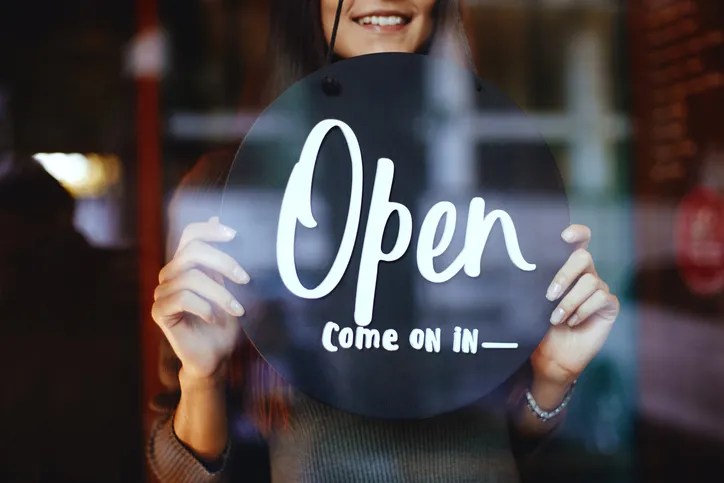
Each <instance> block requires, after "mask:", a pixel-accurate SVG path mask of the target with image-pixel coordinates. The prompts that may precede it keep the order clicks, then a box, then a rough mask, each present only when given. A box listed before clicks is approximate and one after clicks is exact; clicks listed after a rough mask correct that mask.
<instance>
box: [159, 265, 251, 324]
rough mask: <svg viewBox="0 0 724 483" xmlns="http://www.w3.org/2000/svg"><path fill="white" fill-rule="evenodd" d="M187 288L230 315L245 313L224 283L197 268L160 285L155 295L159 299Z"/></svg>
mask: <svg viewBox="0 0 724 483" xmlns="http://www.w3.org/2000/svg"><path fill="white" fill-rule="evenodd" d="M185 290H189V291H191V292H193V293H195V294H196V295H199V296H201V297H203V298H205V299H206V300H208V301H209V302H212V303H213V304H216V305H217V306H218V307H219V308H221V310H223V311H224V312H227V313H228V314H229V315H234V316H237V317H239V316H241V315H243V314H244V309H243V307H242V306H241V304H240V303H239V302H238V301H237V300H236V299H235V298H234V296H233V295H231V293H230V292H229V291H228V290H227V289H226V288H225V287H224V286H223V285H221V284H219V283H217V282H215V281H214V280H213V279H212V278H211V277H209V276H208V275H207V274H205V273H204V272H203V271H201V270H199V269H197V268H193V269H191V270H188V271H186V272H184V273H182V274H181V275H179V276H178V277H175V278H173V279H171V280H169V281H168V282H166V283H162V284H161V285H159V286H158V287H157V288H156V292H155V293H154V297H155V298H156V300H158V299H161V298H164V297H168V296H170V295H171V294H174V293H176V292H181V291H185Z"/></svg>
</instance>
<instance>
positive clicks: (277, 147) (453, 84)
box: [221, 54, 569, 418]
mask: <svg viewBox="0 0 724 483" xmlns="http://www.w3.org/2000/svg"><path fill="white" fill-rule="evenodd" d="M221 219H222V221H223V222H224V223H225V224H228V225H230V226H232V227H233V228H234V229H236V230H237V231H238V233H239V235H238V236H237V238H236V239H235V240H234V241H233V242H232V243H231V244H230V246H229V247H228V249H229V252H230V254H231V255H233V256H234V257H235V258H236V259H237V260H238V261H239V262H240V263H241V265H242V266H244V267H245V268H247V269H248V271H249V273H250V274H251V277H252V282H251V283H250V284H249V285H247V286H243V287H238V288H236V289H235V290H237V292H236V293H235V295H237V296H238V297H239V299H240V301H241V302H242V304H243V305H244V306H245V307H246V308H247V315H246V316H244V317H242V318H241V324H242V325H243V328H244V330H245V332H246V334H247V335H248V337H249V338H250V339H251V341H252V343H253V344H254V345H255V347H256V348H257V349H258V350H259V352H260V353H261V355H262V356H263V357H264V358H265V359H266V360H267V361H268V362H269V363H270V364H271V366H272V367H273V368H274V369H275V370H276V371H277V372H278V373H279V374H280V375H281V376H282V377H283V378H284V379H285V380H286V381H287V382H289V383H290V384H291V385H292V386H294V387H296V388H297V389H299V390H301V391H303V392H305V393H307V394H308V395H310V396H312V397H314V398H316V399H318V400H320V401H323V402H325V403H327V404H330V405H332V406H335V407H337V408H340V409H343V410H346V411H350V412H354V413H358V414H363V415H367V416H373V417H381V418H422V417H428V416H432V415H435V414H440V413H443V412H447V411H451V410H454V409H457V408H460V407H462V406H465V405H466V404H470V403H472V402H474V401H476V400H478V399H480V398H481V397H483V396H484V395H486V394H487V393H489V392H490V391H492V390H493V389H495V388H496V387H498V386H499V385H500V384H502V383H503V382H504V381H505V380H506V379H507V378H508V377H510V376H511V375H512V374H513V373H514V372H515V370H516V369H518V368H519V367H520V366H521V365H522V364H523V363H524V362H525V361H526V360H527V359H528V357H529V356H530V354H531V353H532V351H533V350H534V349H535V347H536V346H537V345H538V343H539V342H540V341H541V339H542V337H543V335H544V334H545V332H546V331H547V330H548V328H549V325H550V324H549V322H548V320H549V317H550V313H551V311H552V310H553V308H554V305H553V304H552V303H550V302H548V301H547V300H546V298H545V292H546V288H547V286H548V284H549V283H550V282H551V280H552V278H553V276H554V274H555V273H556V271H557V270H558V269H559V268H560V267H561V266H562V265H563V263H564V261H565V260H566V258H567V256H568V254H569V248H568V247H567V246H566V244H565V243H564V242H563V241H562V240H561V238H560V233H561V231H562V230H563V229H564V228H565V227H566V226H568V224H569V215H568V204H567V198H566V195H565V190H564V187H563V182H562V180H561V176H560V173H559V171H558V169H557V167H556V163H555V161H554V159H553V156H552V155H551V152H550V151H549V149H548V148H547V146H546V144H545V143H544V142H543V140H542V139H541V138H540V136H539V135H538V134H537V133H536V130H535V128H534V126H533V125H532V123H531V122H530V120H529V119H527V118H526V116H525V115H524V114H523V113H522V112H521V110H520V109H518V108H517V107H516V106H515V105H514V104H513V103H512V102H511V101H510V100H509V99H508V98H507V97H506V96H505V95H504V94H502V93H501V92H500V91H498V90H497V89H495V88H494V87H493V86H491V85H488V84H487V83H480V81H478V80H477V79H476V78H475V76H474V75H473V74H472V73H470V72H468V71H466V70H464V69H461V68H460V67H458V66H456V65H454V64H451V63H447V62H445V61H441V60H437V59H433V58H430V57H427V56H421V55H414V54H374V55H367V56H362V57H356V58H353V59H350V60H344V61H340V62H336V63H334V64H331V65H329V66H327V67H325V68H323V69H321V70H320V71H317V72H315V73H314V74H312V75H310V76H308V77H306V78H305V79H303V80H301V81H300V82H298V83H296V84H294V85H293V86H292V87H291V88H289V89H288V90H287V91H286V92H284V93H283V94H282V95H281V96H280V97H279V98H278V99H277V100H276V101H275V102H274V103H272V104H271V106H270V107H269V108H268V109H267V110H265V111H264V112H263V113H262V114H261V115H260V117H259V119H258V120H257V122H256V123H255V124H254V126H253V127H252V129H251V130H250V132H249V133H248V135H247V136H246V138H245V139H244V142H243V143H242V145H241V147H240V148H239V151H238V153H237V155H236V158H235V161H234V165H233V167H232V169H231V172H230V174H229V177H228V181H227V185H226V188H225V192H224V200H223V207H222V212H221Z"/></svg>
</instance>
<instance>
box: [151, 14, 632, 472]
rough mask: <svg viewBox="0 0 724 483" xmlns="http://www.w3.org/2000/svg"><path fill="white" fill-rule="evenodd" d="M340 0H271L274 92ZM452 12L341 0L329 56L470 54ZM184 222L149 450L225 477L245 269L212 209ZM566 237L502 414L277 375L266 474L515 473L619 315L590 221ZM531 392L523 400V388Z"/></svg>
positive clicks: (304, 65) (164, 462) (165, 289)
mask: <svg viewBox="0 0 724 483" xmlns="http://www.w3.org/2000/svg"><path fill="white" fill-rule="evenodd" d="M277 3H278V5H277ZM337 6H338V0H305V1H302V0H299V1H294V2H287V1H278V2H274V1H273V2H272V5H271V12H272V31H271V39H272V42H279V44H278V45H277V52H276V58H277V59H278V61H279V63H278V65H276V66H275V68H276V71H275V74H276V78H277V86H278V87H279V88H281V87H284V86H286V85H289V84H290V83H291V82H293V81H294V80H296V79H298V78H300V77H302V76H304V75H306V74H308V73H310V72H312V71H314V70H315V69H317V68H319V67H321V66H322V65H323V64H324V62H325V58H326V49H327V47H326V46H327V45H328V44H329V42H330V39H331V37H332V30H333V25H334V20H335V13H336V10H337ZM459 8H460V7H459V5H458V2H457V1H455V0H356V1H355V0H347V1H345V2H344V3H343V8H342V10H341V17H340V21H339V29H338V33H337V38H336V43H335V49H334V55H335V56H337V57H341V58H348V57H352V56H356V55H362V54H367V53H373V52H419V53H431V54H441V55H447V56H453V57H455V58H456V59H457V60H458V61H464V60H465V58H466V53H467V46H466V43H465V40H464V35H463V33H462V27H461V22H460V12H459ZM209 159H210V158H208V159H207V160H206V162H204V163H201V164H200V165H199V166H197V168H196V169H195V170H194V171H195V172H196V174H195V175H194V174H192V177H193V176H196V177H197V178H198V177H199V173H201V174H200V177H201V178H203V179H205V180H208V181H207V182H209V181H210V182H211V183H212V184H213V180H215V181H216V184H215V186H216V187H220V180H222V179H223V173H224V172H225V171H224V170H225V169H228V162H227V163H226V164H224V163H213V162H210V161H209ZM214 166H215V167H214ZM210 167H212V168H210ZM187 184H189V183H188V180H187ZM204 219H208V218H204ZM184 225H185V228H184V229H183V232H182V234H181V236H180V239H179V240H178V244H177V247H176V249H175V253H174V255H173V257H172V259H171V261H170V262H169V263H168V264H167V265H166V266H165V267H164V268H163V269H162V270H161V272H160V274H159V282H160V283H159V286H158V288H157V289H156V293H155V300H156V302H155V304H154V307H153V317H154V320H155V321H156V322H157V323H158V325H159V326H160V327H161V329H162V330H163V332H164V334H165V336H166V339H167V341H168V344H169V346H170V348H171V350H172V351H173V354H172V357H169V358H166V359H165V361H166V364H162V380H163V381H164V383H166V384H167V385H168V386H169V388H170V389H171V390H174V389H175V390H176V396H175V397H173V396H172V397H171V398H170V400H169V401H167V402H166V405H165V408H164V409H165V411H164V414H163V416H162V417H160V418H159V420H158V422H157V424H156V425H155V427H154V431H153V433H152V435H151V439H150V441H149V448H148V456H149V459H150V462H151V465H152V467H153V468H154V470H155V471H156V473H157V475H158V476H159V478H160V479H161V480H162V481H194V482H200V481H218V480H220V479H222V478H225V477H228V476H229V474H228V472H229V469H228V468H229V467H230V465H231V463H230V462H229V461H230V460H232V459H233V456H231V455H232V454H233V451H232V450H230V447H231V446H233V445H232V444H231V442H232V441H233V439H234V438H233V437H232V436H233V435H232V434H231V432H230V426H231V424H230V417H233V416H231V415H232V414H233V411H234V410H236V409H238V408H237V407H236V403H230V402H229V400H230V399H229V396H228V392H229V391H228V389H229V380H230V373H233V372H234V371H233V367H234V362H238V357H236V356H232V354H233V353H234V350H235V348H236V347H237V340H238V338H239V336H240V333H239V332H240V330H239V324H238V322H237V320H236V319H237V317H241V316H243V314H244V308H243V307H242V306H241V305H240V304H239V302H238V301H236V300H235V299H234V297H233V296H232V295H231V293H230V292H229V291H228V290H227V289H226V288H225V287H224V283H225V282H226V283H237V284H244V283H247V282H248V281H249V275H248V274H247V273H246V272H245V270H244V269H243V267H242V265H240V264H239V261H237V260H234V259H232V258H231V257H230V256H229V255H227V254H225V253H223V252H222V251H220V250H219V249H217V248H215V247H213V246H212V243H224V242H228V241H230V240H232V239H233V238H234V237H235V235H236V234H235V232H234V231H233V230H232V229H231V228H229V227H227V226H225V225H223V224H222V223H221V222H220V221H219V219H218V218H217V217H213V216H212V217H211V218H210V219H208V221H203V219H201V220H196V221H195V222H193V223H189V224H187V225H186V224H185V223H184ZM561 236H562V238H563V239H564V240H565V241H566V242H568V243H569V244H571V246H572V250H573V251H572V254H571V256H570V258H569V259H568V260H567V261H566V263H565V264H564V265H563V267H561V269H560V270H559V272H558V273H557V275H556V276H555V277H554V279H553V280H552V281H551V284H550V287H549V288H548V291H547V293H546V294H540V296H541V297H543V296H546V297H547V298H548V299H549V300H559V303H558V305H557V307H556V309H555V310H554V311H553V313H552V314H551V318H550V323H551V326H550V329H549V330H548V332H547V334H546V336H545V337H544V339H543V341H542V342H541V343H540V345H539V346H538V348H537V349H536V351H535V352H534V354H533V355H532V356H531V359H530V364H529V365H528V370H529V372H528V373H524V371H521V374H524V376H521V377H520V378H519V379H516V381H515V382H514V383H511V384H509V385H506V386H505V387H504V388H502V389H501V390H502V391H505V392H506V393H508V394H511V393H512V394H513V396H512V397H511V398H510V401H512V402H511V403H510V404H509V406H508V421H507V422H506V421H505V420H503V422H502V423H501V419H500V418H496V417H490V414H489V413H487V412H485V411H476V410H474V409H471V410H460V411H456V412H455V413H451V414H448V415H444V416H440V417H437V418H431V419H429V420H424V421H417V422H409V421H408V422H381V421H375V420H371V419H365V418H362V417H359V416H354V415H351V414H346V413H343V412H342V411H338V410H335V409H333V408H330V407H327V406H325V405H323V404H321V403H319V402H316V401H313V400H311V399H309V398H307V397H305V396H303V395H302V394H299V393H296V392H295V391H293V390H290V389H289V388H284V386H283V384H282V383H278V381H277V385H276V386H274V385H272V386H273V387H277V388H283V389H280V390H279V391H276V390H274V389H271V391H273V392H266V393H264V394H262V395H261V396H258V395H257V397H256V399H257V400H258V399H259V398H264V400H265V401H266V402H267V403H265V404H266V405H265V406H264V411H262V412H263V414H264V417H263V418H262V421H261V423H269V424H261V427H262V429H263V432H264V434H265V436H266V438H267V441H268V444H269V449H270V460H271V471H272V478H273V480H274V481H280V482H286V481H315V482H316V481H335V482H336V481H403V480H404V481H481V480H485V481H511V480H514V479H515V478H516V473H515V468H514V464H513V458H512V457H511V442H512V443H513V445H514V446H515V448H514V449H520V448H521V447H523V446H526V444H523V443H531V442H532V443H535V442H536V441H537V440H539V439H540V438H541V437H542V436H544V435H546V434H548V433H549V432H550V431H551V430H552V429H553V428H554V427H555V426H556V425H557V424H558V423H559V421H560V418H561V417H560V416H557V417H548V416H550V415H546V414H545V413H543V411H551V412H554V411H555V410H556V409H557V408H560V407H561V405H562V403H563V405H565V404H564V400H565V399H566V398H567V395H568V394H569V391H570V389H571V386H572V384H574V382H575V380H576V379H577V377H578V376H579V375H580V374H581V373H582V371H583V370H584V369H585V367H586V366H587V364H588V363H589V362H590V361H591V359H592V358H593V357H594V356H595V355H596V353H597V352H598V351H599V350H600V347H601V346H602V345H603V343H604V342H605V340H606V338H607V336H608V333H609V331H610V329H611V326H612V324H613V322H614V320H615V319H616V317H617V315H618V312H619V303H618V300H617V298H616V297H615V296H614V295H612V294H610V293H609V289H608V286H607V285H606V283H605V282H604V281H603V280H601V279H600V277H599V276H598V274H597V272H596V269H595V266H594V263H593V261H592V259H591V256H590V254H589V253H588V252H587V251H586V247H587V245H588V242H589V241H590V236H591V235H590V230H589V229H588V228H587V227H585V226H581V225H572V226H570V227H568V228H567V229H566V230H564V231H563V233H562V234H561ZM172 238H173V237H172ZM241 262H242V263H243V261H241ZM176 361H178V362H176ZM174 362H176V365H174ZM179 365H180V368H179ZM176 376H178V377H176ZM262 379H264V380H265V382H259V381H252V382H251V383H250V384H248V386H254V387H256V386H264V387H266V389H267V390H269V387H272V386H269V384H267V383H268V381H269V379H274V376H273V373H272V371H268V370H267V371H266V378H262ZM521 381H522V382H521ZM520 384H522V386H521V385H520ZM254 387H252V389H254ZM521 387H522V389H523V391H521V390H520V389H521ZM525 389H529V395H530V396H531V400H530V401H531V402H530V404H526V401H525V399H524V398H522V397H521V395H522V394H523V393H525ZM490 397H496V396H494V395H492V396H490ZM270 400H271V401H272V403H273V404H270V403H268V402H269V401H270ZM536 409H537V410H538V414H536V413H535V410H536ZM555 413H556V414H557V413H558V412H557V411H555ZM508 426H509V428H508ZM509 429H510V434H508V430H509ZM242 476H244V475H243V473H242Z"/></svg>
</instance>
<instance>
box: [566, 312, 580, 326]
mask: <svg viewBox="0 0 724 483" xmlns="http://www.w3.org/2000/svg"><path fill="white" fill-rule="evenodd" d="M577 323H578V315H577V314H573V315H571V316H570V317H568V326H569V327H573V326H574V325H576V324H577Z"/></svg>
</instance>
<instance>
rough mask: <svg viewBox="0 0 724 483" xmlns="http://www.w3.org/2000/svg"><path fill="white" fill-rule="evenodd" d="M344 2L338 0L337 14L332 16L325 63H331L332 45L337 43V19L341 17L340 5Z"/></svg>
mask: <svg viewBox="0 0 724 483" xmlns="http://www.w3.org/2000/svg"><path fill="white" fill-rule="evenodd" d="M343 3H344V0H339V3H338V4H337V13H335V14H334V27H332V38H331V39H330V40H329V51H328V52H327V63H328V64H329V63H331V62H332V56H333V55H334V43H335V42H336V41H337V29H338V28H339V18H340V17H341V15H342V4H343Z"/></svg>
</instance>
